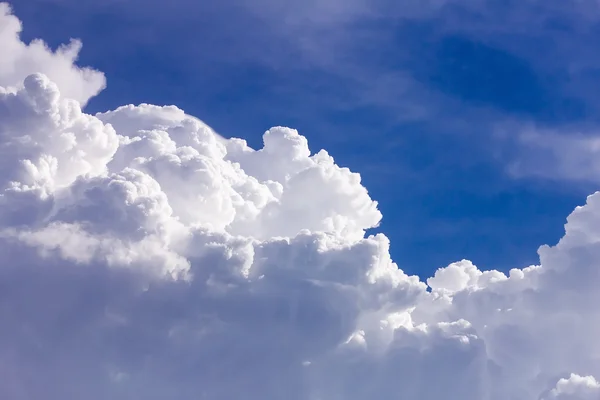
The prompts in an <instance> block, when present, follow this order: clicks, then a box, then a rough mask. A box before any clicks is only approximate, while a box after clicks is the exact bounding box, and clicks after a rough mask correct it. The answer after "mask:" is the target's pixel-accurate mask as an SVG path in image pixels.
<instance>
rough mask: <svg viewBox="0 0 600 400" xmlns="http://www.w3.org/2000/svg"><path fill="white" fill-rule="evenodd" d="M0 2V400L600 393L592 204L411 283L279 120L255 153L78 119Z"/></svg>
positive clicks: (140, 110)
mask: <svg viewBox="0 0 600 400" xmlns="http://www.w3.org/2000/svg"><path fill="white" fill-rule="evenodd" d="M0 7H1V9H2V12H1V13H0V43H1V46H2V49H3V59H2V61H1V62H0V84H1V85H2V87H0V140H1V144H2V147H1V149H2V150H1V153H0V160H1V161H0V168H1V174H0V177H1V178H0V202H1V208H0V257H1V258H0V260H1V261H2V262H1V263H0V284H1V285H2V290H1V291H0V296H1V299H2V303H1V307H0V317H1V319H2V321H3V329H2V330H1V333H0V337H1V338H2V340H0V372H1V374H2V377H3V378H2V380H0V397H1V398H3V399H15V400H17V399H49V400H59V399H71V398H73V399H85V400H100V399H115V400H119V399H123V400H125V399H128V400H129V399H168V398H172V399H211V400H212V399H273V400H279V399H284V398H285V399H306V400H320V399H322V400H336V399H340V400H351V399H361V400H362V399H365V400H366V399H377V398H380V399H392V398H402V399H411V400H413V399H414V400H433V399H462V400H483V399H486V400H506V399H515V400H531V399H545V400H550V399H562V400H567V399H570V400H592V399H598V398H600V385H599V384H598V380H597V379H598V377H600V343H599V342H598V332H599V329H600V310H599V309H598V307H597V305H598V304H600V292H599V291H598V290H597V287H598V285H599V284H600V269H598V266H597V264H598V260H600V245H599V244H598V243H599V242H598V237H599V236H600V228H599V227H600V193H596V194H593V195H591V196H590V197H589V198H588V200H587V204H586V205H585V206H583V207H580V208H577V209H576V210H575V211H574V212H573V213H572V214H571V215H570V216H569V219H568V222H567V224H566V226H565V235H564V237H563V238H562V239H561V240H560V242H559V243H558V244H557V245H555V246H551V247H550V246H544V247H542V248H541V249H540V251H539V254H540V265H538V266H531V267H528V268H525V269H517V268H515V269H513V270H511V271H510V273H509V274H508V275H506V274H504V273H502V272H499V271H482V270H480V269H478V268H477V267H476V266H475V265H473V264H472V263H471V262H470V261H467V260H463V261H459V262H456V263H452V264H450V265H449V266H448V267H446V268H443V269H440V270H438V271H437V272H436V274H435V276H434V277H431V278H429V279H428V280H426V282H427V283H425V282H422V281H420V280H419V279H418V278H417V277H411V276H407V275H406V274H405V273H404V272H403V271H402V270H401V269H399V268H398V266H397V265H396V264H395V263H394V262H393V261H392V260H391V257H390V254H389V245H390V243H389V240H388V239H387V238H386V237H385V236H384V235H383V234H378V235H375V236H365V232H366V230H368V229H369V228H372V227H376V226H377V225H378V224H379V222H380V220H381V218H382V215H381V213H380V212H379V211H378V209H377V203H376V202H375V201H374V200H372V199H371V197H370V196H369V193H368V191H367V189H366V188H365V187H364V186H363V185H362V184H361V179H360V176H359V175H358V174H356V173H353V172H351V171H350V170H348V169H347V168H342V167H339V166H338V165H337V164H336V163H335V160H334V159H333V158H332V157H331V156H330V155H329V154H328V153H327V152H325V151H323V150H321V151H319V152H316V153H315V152H312V151H311V150H310V149H309V145H308V142H307V140H306V138H305V137H304V136H302V135H301V134H300V133H298V132H297V131H295V130H294V129H290V128H285V127H274V128H271V129H270V130H268V131H267V132H266V133H265V134H264V137H263V139H264V146H263V148H261V149H259V150H254V149H252V148H250V147H249V146H248V145H247V144H246V142H245V141H244V140H241V139H235V138H233V139H224V138H222V137H220V136H219V135H217V134H216V133H215V132H214V131H213V130H212V129H211V128H210V127H208V126H207V125H205V124H204V123H203V122H201V121H200V120H198V119H197V118H194V117H191V116H188V115H186V114H185V113H184V112H183V111H182V110H180V109H179V108H177V107H174V106H168V107H163V106H154V105H148V104H141V105H138V106H133V105H124V106H122V107H119V108H118V109H116V110H112V111H107V112H104V113H99V114H97V115H89V114H86V113H85V112H84V111H82V109H81V105H82V104H84V103H85V102H86V101H87V100H88V99H89V98H90V97H91V96H93V95H95V94H97V93H98V92H99V90H100V89H101V88H102V87H103V86H104V78H103V75H102V74H101V73H100V72H96V71H93V70H91V69H85V68H81V67H78V66H76V65H75V64H74V62H75V60H76V53H77V50H78V46H79V45H78V44H73V45H71V46H70V47H65V48H64V49H63V50H60V51H58V52H53V51H51V50H50V49H48V48H47V47H45V46H44V45H43V43H42V42H36V44H34V45H29V46H27V45H25V44H24V43H22V42H21V41H20V40H19V36H18V33H19V30H20V23H19V21H18V20H17V19H16V17H14V16H12V15H11V14H10V10H9V9H8V7H7V6H6V5H2V6H0ZM74 43H76V42H74ZM5 49H6V50H5ZM399 206H401V205H399ZM431 251H435V249H431ZM448 261H449V262H450V261H452V260H448Z"/></svg>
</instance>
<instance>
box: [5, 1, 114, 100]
mask: <svg viewBox="0 0 600 400" xmlns="http://www.w3.org/2000/svg"><path fill="white" fill-rule="evenodd" d="M21 29H22V26H21V22H20V21H19V20H18V19H17V18H16V17H15V16H13V15H11V10H10V6H9V5H8V4H7V3H0V49H2V57H0V86H3V87H5V88H7V87H14V86H16V85H19V84H21V83H22V82H23V80H24V79H25V77H27V76H28V75H30V74H33V73H36V72H40V71H43V72H44V73H45V74H46V75H47V76H48V77H49V78H50V79H51V80H52V81H54V82H56V83H57V84H58V85H59V86H60V90H61V93H62V94H63V95H64V96H66V97H67V98H70V99H74V100H77V101H79V102H80V103H81V104H82V105H85V103H87V101H88V100H89V99H90V98H91V97H93V96H95V95H96V94H98V93H99V92H100V91H101V90H102V89H104V87H105V85H106V80H105V78H104V74H103V73H101V72H99V71H96V70H94V69H91V68H80V67H78V66H76V65H75V61H76V60H77V57H78V55H79V51H80V50H81V42H80V41H78V40H71V41H70V42H69V43H68V44H66V45H63V46H61V47H59V48H58V49H57V50H56V51H52V50H51V49H49V48H48V46H47V45H46V44H45V43H44V42H43V41H42V40H34V41H32V42H31V43H29V44H26V43H23V42H22V41H21V40H20V33H21Z"/></svg>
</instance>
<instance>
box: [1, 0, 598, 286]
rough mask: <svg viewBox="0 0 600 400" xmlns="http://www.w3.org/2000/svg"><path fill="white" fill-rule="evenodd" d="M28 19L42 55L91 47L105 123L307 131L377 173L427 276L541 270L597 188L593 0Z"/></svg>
mask: <svg viewBox="0 0 600 400" xmlns="http://www.w3.org/2000/svg"><path fill="white" fill-rule="evenodd" d="M12 6H13V7H14V9H15V12H16V13H17V14H18V15H19V18H20V19H21V20H22V21H23V23H24V27H25V28H24V30H23V33H22V38H23V40H25V41H29V40H31V39H34V38H43V39H44V40H45V41H46V42H47V43H48V44H49V45H50V46H51V47H52V48H55V47H56V46H59V45H60V44H61V43H64V42H66V41H68V40H69V38H78V39H81V41H82V42H83V48H82V49H81V52H80V54H79V61H80V63H81V64H82V65H90V66H93V67H94V68H97V69H98V70H100V71H103V72H104V73H105V75H106V79H107V81H108V86H107V88H106V90H104V91H103V92H102V93H100V94H99V95H98V96H96V97H94V98H92V99H91V101H90V103H89V104H88V105H87V108H86V110H87V111H89V112H99V111H106V110H108V109H113V108H116V107H117V106H119V105H121V104H125V103H131V104H139V103H152V104H161V105H163V104H165V105H169V104H177V105H178V106H179V107H180V108H182V109H183V110H185V111H186V112H188V113H189V114H191V115H195V116H198V117H199V118H201V119H202V120H204V121H206V122H207V123H208V124H209V125H210V126H211V127H213V128H214V129H215V130H216V131H217V132H219V133H220V134H222V135H224V136H226V137H240V138H244V139H246V140H247V141H248V142H249V143H250V145H252V146H253V147H255V148H259V147H260V146H261V145H262V142H261V137H262V134H263V133H264V131H265V130H267V129H268V128H270V127H271V126H275V125H284V126H291V127H294V128H295V129H298V130H299V131H300V132H301V133H302V134H303V135H305V136H306V137H307V138H308V139H309V142H310V144H311V150H312V151H314V152H317V151H319V150H320V149H327V150H328V151H329V152H330V153H331V154H332V155H333V156H334V157H335V159H336V160H337V162H338V163H339V164H340V165H343V166H346V167H349V168H351V169H352V170H353V171H356V172H359V173H360V174H361V177H362V179H363V182H364V183H365V186H366V187H367V188H368V190H369V193H371V194H372V196H373V198H374V199H376V200H377V201H378V202H379V207H380V209H381V210H382V212H383V215H384V218H383V220H382V224H381V226H380V227H379V228H378V230H377V231H380V232H385V234H386V235H387V236H389V237H390V238H391V239H392V254H393V256H394V259H395V260H397V261H398V262H399V263H400V264H401V265H402V267H403V268H404V269H406V270H408V271H410V272H411V273H417V274H420V275H422V276H428V275H429V274H431V273H432V272H433V271H435V270H436V269H437V268H439V267H441V266H444V265H445V264H447V263H448V261H449V260H460V259H462V258H469V259H472V260H474V261H475V262H477V263H478V264H480V265H484V266H485V267H486V268H494V269H501V270H506V268H509V267H510V266H514V265H519V266H522V267H524V266H527V265H529V264H532V263H535V261H536V260H537V253H536V252H537V248H538V247H539V246H540V245H542V244H544V243H554V242H556V241H557V240H558V238H560V236H561V234H562V232H563V229H564V228H563V226H564V223H565V219H564V217H565V215H567V214H568V213H569V211H570V210H572V209H573V208H574V207H575V206H576V205H581V204H583V202H584V201H585V197H586V195H587V194H588V193H589V192H591V191H592V190H593V189H595V188H596V187H597V183H598V178H597V174H596V173H595V170H596V167H594V166H593V164H594V162H593V161H592V160H587V159H584V160H581V161H577V160H573V159H572V157H571V156H570V155H569V154H570V153H569V151H568V150H565V148H564V147H563V146H562V145H561V144H560V142H561V140H563V139H565V138H573V137H579V136H581V138H582V140H583V141H584V143H585V141H586V140H587V138H589V137H593V136H594V134H595V126H596V123H597V120H598V115H599V114H598V105H599V104H600V98H599V95H598V94H597V91H596V90H595V84H596V81H597V75H598V72H597V71H598V66H599V65H600V60H599V59H598V56H597V54H596V53H597V52H596V50H595V45H594V43H595V41H596V39H597V36H598V33H597V32H598V27H599V26H598V21H597V16H598V9H597V8H598V6H597V4H596V2H595V1H592V0H589V1H570V2H564V1H558V0H551V1H535V0H528V1H495V0H468V1H461V2H457V1H452V0H447V1H432V0H430V1H408V0H405V1H402V2H391V1H386V0H380V1H375V2H373V1H369V2H367V1H363V0H352V1H345V2H341V1H337V0H312V1H307V2H299V1H284V2H281V1H272V0H261V1H259V2H258V3H257V2H255V1H247V0H224V1H221V2H218V4H216V3H215V2H206V1H200V2H192V1H187V0H173V1H170V2H168V3H163V2H159V1H157V0H150V1H147V0H145V1H141V0H120V1H116V0H112V1H103V2H96V1H90V0H77V1H75V0H19V1H13V2H12ZM571 145H573V146H575V144H572V143H571V141H569V145H568V146H571ZM583 147H584V148H585V147H587V146H585V144H584V145H583ZM593 156H594V153H592V154H590V157H593ZM576 158H577V157H576ZM584 158H585V157H584ZM580 163H581V164H583V165H580ZM575 169H577V170H578V171H582V170H586V169H587V170H589V172H587V173H581V172H575V171H574V170H575Z"/></svg>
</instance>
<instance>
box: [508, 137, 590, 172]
mask: <svg viewBox="0 0 600 400" xmlns="http://www.w3.org/2000/svg"><path fill="white" fill-rule="evenodd" d="M513 129H514V131H516V133H515V132H513V134H515V138H516V142H515V145H516V146H515V148H516V152H515V154H516V157H515V158H514V160H513V161H512V162H510V164H509V165H508V173H509V174H511V175H512V176H514V177H516V178H524V177H537V178H545V179H552V180H567V181H573V182H592V183H598V182H600V161H599V160H600V158H599V157H598V156H599V155H600V137H599V136H598V134H596V133H594V132H591V133H590V132H588V133H586V132H578V131H576V130H575V131H569V130H564V131H560V130H559V131H554V130H547V129H539V128H536V127H535V126H523V127H513Z"/></svg>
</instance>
